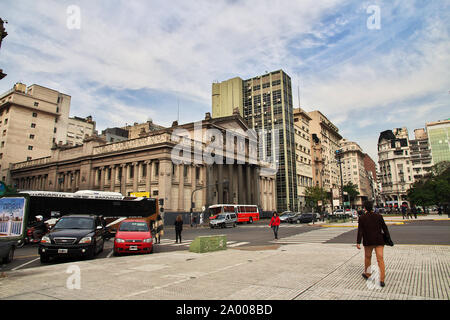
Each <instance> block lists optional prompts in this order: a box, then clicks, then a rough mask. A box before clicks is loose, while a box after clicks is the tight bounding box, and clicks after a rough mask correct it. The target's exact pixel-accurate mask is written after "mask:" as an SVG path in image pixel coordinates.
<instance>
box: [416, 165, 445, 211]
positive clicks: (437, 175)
mask: <svg viewBox="0 0 450 320" xmlns="http://www.w3.org/2000/svg"><path fill="white" fill-rule="evenodd" d="M449 195H450V162H449V161H442V162H439V163H437V164H435V165H434V166H433V167H432V168H431V176H429V177H427V178H423V179H421V180H419V181H417V182H415V183H414V184H413V186H412V187H411V188H410V189H409V190H408V193H407V196H408V200H409V201H410V202H411V203H412V204H415V205H418V206H421V207H423V208H424V210H425V207H426V206H431V205H438V206H443V207H444V209H445V212H447V210H448V206H449V204H450V197H449Z"/></svg>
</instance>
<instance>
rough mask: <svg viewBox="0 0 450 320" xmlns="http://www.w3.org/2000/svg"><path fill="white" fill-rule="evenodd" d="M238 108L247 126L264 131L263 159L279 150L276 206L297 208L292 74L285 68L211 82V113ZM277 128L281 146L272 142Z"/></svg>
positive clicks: (226, 113)
mask: <svg viewBox="0 0 450 320" xmlns="http://www.w3.org/2000/svg"><path fill="white" fill-rule="evenodd" d="M235 108H237V109H238V110H239V113H240V115H241V116H242V117H243V118H244V120H245V122H246V124H247V126H248V127H249V128H251V129H254V130H256V131H257V132H263V133H264V134H262V137H263V138H262V139H263V145H264V147H263V148H261V149H260V155H259V156H260V159H266V158H267V157H271V156H274V155H276V154H277V153H278V155H279V158H278V173H277V183H276V185H277V205H278V207H277V209H278V210H279V211H284V210H298V200H297V179H296V178H297V177H296V165H295V162H296V160H295V136H294V134H295V131H294V116H293V105H292V87H291V78H290V77H289V75H287V74H286V73H285V72H284V71H283V70H278V71H273V72H270V73H266V74H264V75H260V76H256V77H253V78H251V79H247V80H242V79H241V78H239V77H235V78H233V79H229V80H226V81H223V82H220V83H213V84H212V116H213V118H220V117H225V116H230V115H232V114H233V110H234V109H235ZM277 130H278V133H279V137H278V138H279V140H278V141H279V149H278V150H275V146H274V145H272V139H271V137H272V135H273V134H274V133H275V132H276V131H277Z"/></svg>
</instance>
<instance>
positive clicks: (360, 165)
mask: <svg viewBox="0 0 450 320" xmlns="http://www.w3.org/2000/svg"><path fill="white" fill-rule="evenodd" d="M340 145H341V150H342V157H341V162H342V164H341V166H342V179H343V182H344V186H345V185H347V184H349V183H353V184H354V185H355V186H357V188H358V192H359V195H358V196H357V197H356V199H355V200H354V202H353V203H352V205H356V206H358V207H362V204H363V201H365V200H372V199H373V194H372V185H371V183H370V178H369V174H368V172H367V169H366V165H365V158H366V154H365V153H364V152H363V150H362V149H361V147H360V146H359V145H358V144H357V143H356V142H353V141H348V140H347V139H342V140H341V142H340ZM344 197H345V196H344ZM345 200H347V199H345Z"/></svg>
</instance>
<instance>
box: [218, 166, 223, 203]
mask: <svg viewBox="0 0 450 320" xmlns="http://www.w3.org/2000/svg"><path fill="white" fill-rule="evenodd" d="M217 174H218V176H217V182H218V185H217V192H218V193H219V194H218V197H217V202H218V203H219V204H223V187H224V185H223V164H217Z"/></svg>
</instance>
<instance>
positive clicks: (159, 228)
mask: <svg viewBox="0 0 450 320" xmlns="http://www.w3.org/2000/svg"><path fill="white" fill-rule="evenodd" d="M155 228H156V233H155V240H156V242H155V243H161V236H163V235H164V221H163V219H162V218H161V215H160V214H159V213H158V216H157V217H156V222H155Z"/></svg>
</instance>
